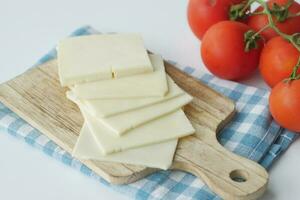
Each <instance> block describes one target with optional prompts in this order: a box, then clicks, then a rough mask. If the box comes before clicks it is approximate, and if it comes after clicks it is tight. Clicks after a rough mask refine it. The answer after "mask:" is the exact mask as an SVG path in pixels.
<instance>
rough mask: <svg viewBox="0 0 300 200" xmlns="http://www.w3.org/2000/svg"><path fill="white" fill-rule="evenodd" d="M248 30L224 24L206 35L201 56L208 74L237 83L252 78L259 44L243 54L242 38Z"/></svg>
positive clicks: (211, 29)
mask: <svg viewBox="0 0 300 200" xmlns="http://www.w3.org/2000/svg"><path fill="white" fill-rule="evenodd" d="M248 30H250V27H249V26H247V25H246V24H242V23H240V22H235V21H223V22H219V23H217V24H215V25H213V26H212V27H211V28H210V29H208V31H207V32H206V33H205V35H204V37H203V41H202V46H201V55H202V59H203V62H204V64H205V65H206V67H207V68H208V70H209V71H210V72H211V73H213V74H215V75H216V76H218V77H221V78H224V79H229V80H238V79H242V78H245V77H247V76H249V75H250V74H252V72H254V71H255V69H256V68H257V66H258V62H259V56H260V52H261V48H262V42H261V41H259V42H258V47H257V48H255V49H251V50H250V51H248V52H246V51H245V50H244V49H245V41H244V34H245V32H247V31H248Z"/></svg>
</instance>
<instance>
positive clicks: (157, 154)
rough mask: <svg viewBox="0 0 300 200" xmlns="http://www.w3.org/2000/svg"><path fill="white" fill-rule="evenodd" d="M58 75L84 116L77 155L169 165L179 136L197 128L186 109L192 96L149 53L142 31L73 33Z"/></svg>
mask: <svg viewBox="0 0 300 200" xmlns="http://www.w3.org/2000/svg"><path fill="white" fill-rule="evenodd" d="M57 52H58V68H59V70H58V71H59V78H60V82H61V85H62V86H67V87H69V89H70V90H69V91H68V92H67V94H66V95H67V98H69V99H70V100H71V101H73V102H74V103H76V104H77V105H78V107H79V108H80V110H81V113H82V115H83V117H84V121H85V122H84V124H83V127H82V129H81V132H80V135H79V137H78V141H77V143H76V145H75V147H74V149H73V156H75V157H77V158H80V159H94V160H100V161H109V162H120V163H128V164H136V165H144V166H148V167H155V168H161V169H167V168H169V167H170V165H171V164H172V160H173V156H174V153H175V150H176V146H177V141H178V138H180V137H184V136H187V135H190V134H193V133H194V129H193V127H192V126H191V124H190V122H189V120H188V119H187V117H186V116H185V114H184V112H183V111H182V107H183V106H184V105H186V104H188V103H189V102H190V101H191V100H192V97H191V96H189V95H188V94H187V93H185V92H184V91H183V90H182V89H180V88H179V87H178V86H177V85H176V84H175V83H174V81H173V80H172V79H171V78H170V77H169V76H168V75H167V74H166V72H165V68H164V63H163V59H162V58H161V56H159V55H152V54H148V53H147V51H146V50H145V48H144V45H143V40H142V38H141V37H140V36H139V35H137V34H105V35H92V36H81V37H75V38H68V39H65V40H63V41H61V42H60V43H59V45H58V48H57Z"/></svg>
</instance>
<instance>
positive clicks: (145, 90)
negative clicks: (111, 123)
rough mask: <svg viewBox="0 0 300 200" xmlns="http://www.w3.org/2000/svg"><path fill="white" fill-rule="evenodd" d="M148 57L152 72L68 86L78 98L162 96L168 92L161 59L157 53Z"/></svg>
mask: <svg viewBox="0 0 300 200" xmlns="http://www.w3.org/2000/svg"><path fill="white" fill-rule="evenodd" d="M149 58H150V60H151V63H152V65H153V68H154V72H153V73H145V74H139V75H135V76H130V77H124V78H120V79H112V80H103V81H94V82H88V83H83V84H76V85H74V86H72V87H70V88H71V90H72V91H73V92H74V93H75V95H76V96H77V97H78V98H80V99H113V98H137V97H162V96H164V95H165V94H166V93H167V92H168V83H167V79H166V72H165V67H164V63H163V59H162V57H161V56H159V55H149ZM83 69H84V68H83Z"/></svg>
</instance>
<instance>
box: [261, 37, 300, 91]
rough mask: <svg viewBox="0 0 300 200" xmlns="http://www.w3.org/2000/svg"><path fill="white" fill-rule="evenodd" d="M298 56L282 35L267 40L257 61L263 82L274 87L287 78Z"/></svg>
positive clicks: (296, 51) (299, 54)
mask: <svg viewBox="0 0 300 200" xmlns="http://www.w3.org/2000/svg"><path fill="white" fill-rule="evenodd" d="M299 56H300V52H299V51H298V50H297V49H296V48H295V47H294V46H293V45H292V44H291V43H290V42H288V41H286V40H285V39H283V38H282V37H280V36H278V37H274V38H272V39H271V40H269V41H268V42H267V44H266V45H265V47H264V48H263V50H262V52H261V56H260V61H259V69H260V73H261V75H262V77H263V79H264V80H265V82H266V83H267V84H268V85H269V86H270V87H274V86H275V85H276V84H277V83H278V82H280V81H282V80H283V79H285V78H288V77H289V76H290V74H291V73H292V71H293V68H294V66H295V65H296V64H297V61H298V58H299ZM298 73H300V69H299V70H298Z"/></svg>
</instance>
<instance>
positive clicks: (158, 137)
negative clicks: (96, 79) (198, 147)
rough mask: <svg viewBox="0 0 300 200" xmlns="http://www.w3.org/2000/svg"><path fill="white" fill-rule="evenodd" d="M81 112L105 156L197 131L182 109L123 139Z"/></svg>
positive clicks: (136, 129)
mask: <svg viewBox="0 0 300 200" xmlns="http://www.w3.org/2000/svg"><path fill="white" fill-rule="evenodd" d="M81 112H82V114H83V116H84V119H85V122H86V124H87V125H88V127H89V129H90V130H91V132H92V134H93V135H94V137H95V138H96V142H97V144H98V145H99V148H100V149H101V151H102V152H103V154H104V155H107V154H110V153H116V152H120V151H124V150H127V149H132V148H137V147H142V146H146V145H150V144H157V143H161V142H165V141H168V140H171V139H176V138H180V137H184V136H187V135H190V134H193V133H194V131H195V130H194V128H193V127H192V125H191V123H190V122H189V120H188V119H187V117H186V116H185V114H184V112H183V111H182V110H181V109H179V110H177V111H175V112H173V113H170V114H167V115H165V116H162V117H160V118H158V119H156V120H153V121H151V122H148V123H146V124H144V125H143V126H139V127H137V128H135V129H132V130H130V131H128V133H127V134H124V135H123V136H122V137H114V136H113V133H112V131H111V130H110V129H108V128H107V127H106V126H104V125H103V124H102V123H99V121H98V120H97V118H95V117H93V116H91V115H90V114H89V113H87V112H85V111H84V110H81Z"/></svg>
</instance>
